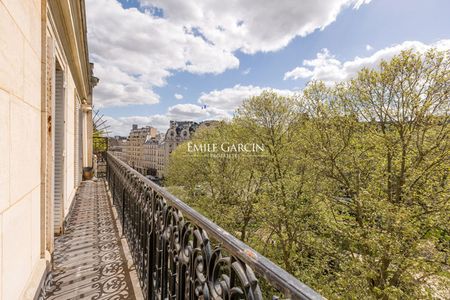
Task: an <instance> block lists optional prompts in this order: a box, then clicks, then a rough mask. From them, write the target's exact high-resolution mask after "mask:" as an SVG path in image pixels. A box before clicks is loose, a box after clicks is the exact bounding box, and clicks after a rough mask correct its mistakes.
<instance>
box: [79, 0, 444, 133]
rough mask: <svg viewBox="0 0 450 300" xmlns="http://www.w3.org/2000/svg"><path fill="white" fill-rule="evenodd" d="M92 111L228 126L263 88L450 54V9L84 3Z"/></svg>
mask: <svg viewBox="0 0 450 300" xmlns="http://www.w3.org/2000/svg"><path fill="white" fill-rule="evenodd" d="M86 6H87V8H86V10H87V12H86V13H87V18H88V40H89V53H90V60H91V62H93V63H94V74H95V76H97V77H98V78H99V79H100V82H99V84H98V85H97V86H96V87H95V88H94V100H93V101H94V106H95V109H96V110H99V111H100V112H99V115H104V117H103V119H105V120H107V124H108V125H109V126H110V128H109V130H110V131H111V134H110V135H123V136H126V135H128V133H129V131H130V129H131V126H132V124H138V125H139V126H147V125H149V126H153V127H156V128H158V130H160V131H164V130H166V129H167V128H168V126H169V121H170V120H178V121H184V120H192V121H202V120H211V119H216V120H217V119H230V118H232V116H233V112H234V111H235V109H236V108H237V107H239V105H240V104H241V103H242V101H243V100H244V99H246V98H248V97H251V96H253V95H258V94H260V93H261V92H262V91H263V90H266V89H271V90H274V91H276V92H278V93H280V94H282V95H292V94H295V93H298V92H299V91H300V90H301V89H303V88H304V87H305V85H306V84H307V83H308V81H310V80H323V81H325V82H326V83H327V84H333V83H335V82H339V81H342V80H347V79H349V78H352V76H354V75H355V74H356V73H357V72H358V70H360V69H361V68H363V67H376V66H377V65H378V64H379V62H380V61H381V60H383V59H389V58H391V57H392V56H394V55H395V54H397V53H399V52H400V51H402V50H404V49H409V48H412V49H414V50H415V51H419V52H424V51H427V50H428V49H430V48H437V49H439V50H448V49H450V18H449V17H448V12H449V11H450V1H448V0H427V1H421V0H396V1H392V0H327V1H316V0H277V1H272V0H227V1H223V0H195V1H193V0H192V1H187V0H86Z"/></svg>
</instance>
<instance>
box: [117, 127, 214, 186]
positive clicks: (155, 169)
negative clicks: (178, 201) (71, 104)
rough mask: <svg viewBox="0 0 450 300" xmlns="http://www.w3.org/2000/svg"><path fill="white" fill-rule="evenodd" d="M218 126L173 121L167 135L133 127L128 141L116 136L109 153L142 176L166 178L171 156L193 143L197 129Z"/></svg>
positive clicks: (146, 128)
mask: <svg viewBox="0 0 450 300" xmlns="http://www.w3.org/2000/svg"><path fill="white" fill-rule="evenodd" d="M217 122H218V121H215V120H207V121H202V122H194V121H170V123H169V128H168V129H167V130H166V131H165V133H158V132H157V130H156V128H154V127H151V126H145V127H138V125H133V126H132V128H131V131H130V134H129V135H128V138H123V137H120V136H116V137H114V138H112V139H111V141H110V143H109V145H110V148H109V150H110V151H111V152H112V153H113V154H114V155H115V156H116V157H117V158H119V159H121V160H122V161H124V162H126V163H127V164H128V165H130V166H131V167H132V168H134V169H135V170H137V171H138V172H139V173H141V174H143V175H149V176H153V177H154V178H163V177H164V172H165V168H166V166H167V164H168V162H169V157H170V155H171V153H172V152H173V151H175V149H176V148H177V147H178V146H179V145H180V144H181V143H183V142H186V141H188V140H190V139H191V138H192V135H193V134H194V133H195V131H196V130H197V129H199V128H202V127H209V126H213V125H215V124H217Z"/></svg>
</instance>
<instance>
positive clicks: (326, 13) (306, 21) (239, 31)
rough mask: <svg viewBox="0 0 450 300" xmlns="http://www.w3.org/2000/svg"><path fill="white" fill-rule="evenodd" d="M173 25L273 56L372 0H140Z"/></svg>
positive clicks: (223, 43)
mask: <svg viewBox="0 0 450 300" xmlns="http://www.w3.org/2000/svg"><path fill="white" fill-rule="evenodd" d="M139 1H140V3H141V4H142V5H144V6H147V7H158V8H161V9H162V10H163V13H164V17H166V18H167V19H168V20H170V21H171V22H173V23H174V24H178V25H182V26H186V27H187V28H188V29H195V30H196V31H197V32H200V33H201V34H202V35H203V36H204V37H205V38H206V39H207V40H208V41H210V42H211V43H212V44H214V45H215V46H216V47H219V48H222V49H228V50H229V51H235V50H241V51H243V52H244V53H256V52H259V51H276V50H279V49H281V48H283V47H285V46H286V45H287V44H288V43H289V42H290V41H291V40H292V39H293V38H295V37H296V36H306V35H308V34H310V33H311V32H313V31H314V30H316V29H320V30H322V29H324V28H325V27H326V26H328V25H329V24H330V23H332V22H334V21H335V20H336V17H337V15H338V14H339V12H340V11H341V10H342V9H343V8H345V7H348V6H351V7H353V8H354V9H358V8H359V7H360V6H361V5H362V4H364V3H369V2H370V0H328V1H316V0H303V1H302V2H301V3H298V2H297V1H292V0H280V1H272V0H260V1H258V2H257V3H256V2H255V1H254V0H228V1H221V0H215V1H211V0H197V1H179V0H139Z"/></svg>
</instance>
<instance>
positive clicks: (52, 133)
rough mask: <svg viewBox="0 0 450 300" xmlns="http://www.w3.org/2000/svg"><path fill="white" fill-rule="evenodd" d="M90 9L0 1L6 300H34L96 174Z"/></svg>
mask: <svg viewBox="0 0 450 300" xmlns="http://www.w3.org/2000/svg"><path fill="white" fill-rule="evenodd" d="M86 31H87V29H86V14H85V6H84V1H79V0H59V1H31V0H30V1H16V0H14V1H0V139H1V140H0V153H1V155H0V299H4V300H15V299H36V297H37V295H38V294H39V291H40V288H41V287H42V282H43V281H44V280H45V278H46V277H47V274H48V272H49V271H50V269H51V259H52V255H53V251H54V241H55V237H57V236H58V235H60V234H61V233H63V232H64V226H65V225H64V224H65V223H64V220H65V218H66V217H67V216H68V215H69V213H70V210H71V207H72V204H73V203H74V198H75V193H76V190H77V187H78V186H79V185H80V183H81V181H82V174H83V171H84V173H85V174H87V173H88V172H89V170H90V169H91V168H92V157H93V154H92V130H93V123H92V104H93V99H92V90H93V87H94V86H95V84H96V82H97V81H98V79H97V78H95V77H94V76H93V65H92V64H90V63H89V59H88V57H89V55H88V54H89V53H88V47H87V36H86Z"/></svg>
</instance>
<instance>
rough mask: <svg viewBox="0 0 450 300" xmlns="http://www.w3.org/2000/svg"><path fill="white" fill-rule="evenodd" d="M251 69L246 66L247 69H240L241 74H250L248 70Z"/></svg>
mask: <svg viewBox="0 0 450 300" xmlns="http://www.w3.org/2000/svg"><path fill="white" fill-rule="evenodd" d="M251 70H252V69H251V68H247V69H245V70H243V71H242V75H248V74H250V71H251Z"/></svg>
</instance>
